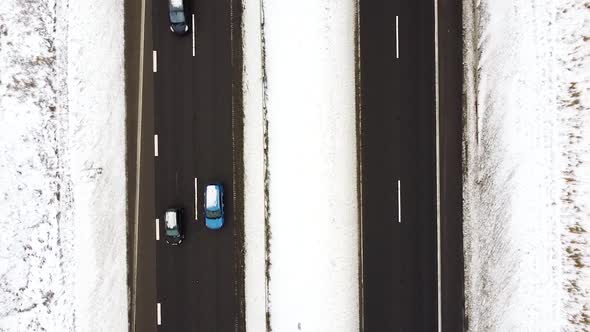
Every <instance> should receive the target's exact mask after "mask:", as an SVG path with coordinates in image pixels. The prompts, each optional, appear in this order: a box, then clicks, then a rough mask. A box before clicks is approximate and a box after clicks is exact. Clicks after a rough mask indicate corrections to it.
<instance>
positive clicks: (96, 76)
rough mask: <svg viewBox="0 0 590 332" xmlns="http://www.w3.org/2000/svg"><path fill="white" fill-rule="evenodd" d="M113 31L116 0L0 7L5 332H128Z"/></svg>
mask: <svg viewBox="0 0 590 332" xmlns="http://www.w3.org/2000/svg"><path fill="white" fill-rule="evenodd" d="M81 18H84V19H83V20H82V21H81V20H80V19H81ZM105 20H107V21H108V23H107V22H106V21H105ZM122 31H123V1H122V0H106V1H100V2H89V1H67V0H59V1H54V0H32V1H27V2H23V1H18V0H6V1H1V2H0V135H1V136H0V188H1V190H2V193H1V195H2V200H0V210H1V211H3V213H2V215H1V216H0V275H1V278H0V330H2V331H125V330H127V312H128V310H127V283H126V280H127V268H126V245H125V239H126V220H125V219H126V197H125V189H126V188H125V183H126V180H125V163H124V162H125V122H124V120H125V109H124V105H125V104H124V102H125V100H124V87H123V34H122Z"/></svg>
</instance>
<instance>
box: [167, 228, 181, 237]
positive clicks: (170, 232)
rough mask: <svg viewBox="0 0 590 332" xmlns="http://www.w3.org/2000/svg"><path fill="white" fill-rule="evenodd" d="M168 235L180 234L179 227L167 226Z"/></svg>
mask: <svg viewBox="0 0 590 332" xmlns="http://www.w3.org/2000/svg"><path fill="white" fill-rule="evenodd" d="M166 235H168V236H178V235H179V233H178V228H168V227H166Z"/></svg>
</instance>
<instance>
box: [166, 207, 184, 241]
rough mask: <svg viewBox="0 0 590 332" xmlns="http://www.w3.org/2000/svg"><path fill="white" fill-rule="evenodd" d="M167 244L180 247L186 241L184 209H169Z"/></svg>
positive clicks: (167, 216)
mask: <svg viewBox="0 0 590 332" xmlns="http://www.w3.org/2000/svg"><path fill="white" fill-rule="evenodd" d="M164 220H165V223H166V243H168V244H171V245H173V246H175V245H179V244H181V243H182V240H183V239H184V233H183V232H182V209H168V210H166V215H165V219H164Z"/></svg>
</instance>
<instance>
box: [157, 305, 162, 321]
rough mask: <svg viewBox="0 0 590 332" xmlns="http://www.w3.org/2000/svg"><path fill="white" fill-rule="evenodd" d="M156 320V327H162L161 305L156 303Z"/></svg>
mask: <svg viewBox="0 0 590 332" xmlns="http://www.w3.org/2000/svg"><path fill="white" fill-rule="evenodd" d="M156 320H157V323H158V325H162V305H161V304H160V302H158V303H156Z"/></svg>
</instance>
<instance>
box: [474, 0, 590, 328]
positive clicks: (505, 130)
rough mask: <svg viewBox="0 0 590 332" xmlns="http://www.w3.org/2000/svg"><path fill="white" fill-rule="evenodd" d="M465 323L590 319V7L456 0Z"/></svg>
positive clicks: (556, 323)
mask: <svg viewBox="0 0 590 332" xmlns="http://www.w3.org/2000/svg"><path fill="white" fill-rule="evenodd" d="M464 8H465V13H466V16H465V24H466V31H467V37H466V46H467V47H466V53H465V54H466V63H467V67H466V82H467V85H466V88H467V101H468V102H467V105H466V106H467V114H466V116H467V125H466V133H465V139H466V141H465V144H466V145H465V146H466V150H465V152H466V153H465V156H466V158H467V159H466V160H465V162H466V163H467V165H466V166H467V167H466V169H467V173H466V174H465V188H464V198H465V226H464V227H465V228H464V232H465V250H466V254H465V255H466V256H465V264H466V272H465V277H466V285H465V292H466V311H467V312H466V314H467V316H468V321H469V328H470V330H471V331H560V330H562V331H574V330H581V329H584V328H587V327H588V322H589V320H590V269H589V267H588V266H589V264H590V246H589V243H590V236H589V234H588V231H590V206H589V200H588V197H590V74H589V73H590V68H589V61H590V60H589V58H590V57H589V55H590V54H589V53H590V37H589V36H590V25H589V24H588V22H589V21H590V11H588V8H587V5H585V4H584V3H583V2H581V1H577V0H560V1H543V0H535V1H526V0H517V1H513V0H483V1H472V0H464Z"/></svg>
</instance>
